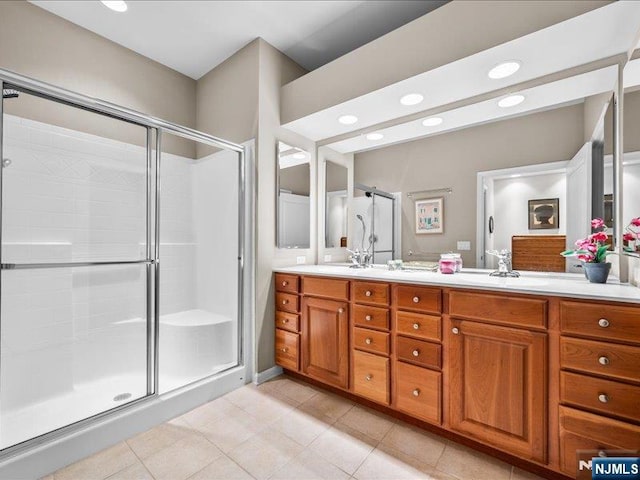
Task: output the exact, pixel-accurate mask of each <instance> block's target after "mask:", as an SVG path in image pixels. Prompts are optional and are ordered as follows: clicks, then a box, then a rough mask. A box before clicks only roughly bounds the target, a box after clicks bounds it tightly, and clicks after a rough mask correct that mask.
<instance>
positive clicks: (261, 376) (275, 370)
mask: <svg viewBox="0 0 640 480" xmlns="http://www.w3.org/2000/svg"><path fill="white" fill-rule="evenodd" d="M278 375H282V367H278V366H275V367H271V368H269V369H267V370H264V371H262V372H258V373H255V374H254V375H253V383H255V384H256V385H260V384H261V383H264V382H266V381H269V380H271V379H272V378H275V377H277V376H278Z"/></svg>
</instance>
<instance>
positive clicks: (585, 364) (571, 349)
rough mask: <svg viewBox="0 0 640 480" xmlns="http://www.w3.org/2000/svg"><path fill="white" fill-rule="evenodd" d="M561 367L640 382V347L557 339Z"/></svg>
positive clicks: (574, 339) (576, 339) (564, 338)
mask: <svg viewBox="0 0 640 480" xmlns="http://www.w3.org/2000/svg"><path fill="white" fill-rule="evenodd" d="M560 366H561V367H562V368H569V369H574V370H580V371H583V372H588V373H597V374H600V375H606V376H608V377H613V378H618V379H621V380H627V381H632V382H640V347H632V346H627V345H617V344H612V343H604V342H595V341H593V340H582V339H579V338H570V337H560ZM639 402H640V400H639Z"/></svg>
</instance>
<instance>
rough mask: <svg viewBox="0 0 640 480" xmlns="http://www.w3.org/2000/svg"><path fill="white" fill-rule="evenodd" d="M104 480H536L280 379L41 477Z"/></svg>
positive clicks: (251, 387) (243, 390)
mask: <svg viewBox="0 0 640 480" xmlns="http://www.w3.org/2000/svg"><path fill="white" fill-rule="evenodd" d="M104 479H109V480H153V479H155V480H186V479H189V480H215V479H221V480H244V479H247V480H253V479H257V480H265V479H271V480H314V479H331V480H342V479H345V480H347V479H355V480H378V479H379V480H396V479H397V480H402V479H432V480H484V479H486V480H536V479H538V480H541V479H540V477H536V476H535V475H531V474H530V473H528V472H524V471H522V470H519V469H518V468H516V467H512V466H511V465H509V464H506V463H504V462H501V461H498V460H496V459H493V458H491V457H488V456H486V455H483V454H480V453H477V452H475V451H473V450H470V449H467V448H465V447H462V446H460V445H457V444H455V443H453V442H449V441H447V440H445V439H443V438H440V437H438V436H436V435H433V434H430V433H427V432H425V431H422V430H419V429H415V428H414V427H411V426H409V425H407V424H405V423H403V422H401V421H398V420H395V419H393V418H390V417H387V416H385V415H382V414H380V413H377V412H374V411H371V410H368V409H366V408H364V407H361V406H358V405H356V404H354V403H353V402H350V401H348V400H346V399H344V398H341V397H338V396H335V395H332V394H329V393H327V392H324V391H321V390H319V389H315V388H313V387H311V386H309V385H306V384H304V383H300V382H297V381H294V380H292V379H290V378H288V377H284V376H281V377H278V378H276V379H274V380H271V381H269V382H266V383H264V384H262V385H260V386H255V385H247V386H245V387H243V388H240V389H238V390H235V391H233V392H231V393H229V394H227V395H225V396H223V397H221V398H218V399H216V400H213V401H212V402H209V403H207V404H205V405H202V406H200V407H198V408H196V409H195V410H192V411H191V412H188V413H186V414H184V415H182V416H181V417H178V418H175V419H173V420H172V421H170V422H167V423H165V424H163V425H160V426H158V427H155V428H153V429H151V430H149V431H147V432H144V433H141V434H139V435H137V436H135V437H133V438H130V439H129V440H127V441H125V442H121V443H119V444H117V445H115V446H113V447H111V448H108V449H106V450H103V451H102V452H99V453H97V454H95V455H93V456H91V457H88V458H86V459H84V460H81V461H79V462H77V463H75V464H72V465H69V466H67V467H65V468H63V469H61V470H58V471H57V472H55V473H53V474H51V475H49V476H47V477H44V480H104Z"/></svg>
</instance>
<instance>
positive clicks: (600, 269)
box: [583, 262, 611, 283]
mask: <svg viewBox="0 0 640 480" xmlns="http://www.w3.org/2000/svg"><path fill="white" fill-rule="evenodd" d="M583 267H584V271H585V274H586V275H587V278H588V279H589V281H590V282H591V283H607V278H608V277H609V272H610V271H611V264H610V263H607V262H603V263H584V264H583Z"/></svg>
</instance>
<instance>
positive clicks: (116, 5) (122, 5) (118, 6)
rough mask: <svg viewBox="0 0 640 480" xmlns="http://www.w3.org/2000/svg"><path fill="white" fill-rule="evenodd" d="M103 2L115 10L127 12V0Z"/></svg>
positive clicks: (106, 0)
mask: <svg viewBox="0 0 640 480" xmlns="http://www.w3.org/2000/svg"><path fill="white" fill-rule="evenodd" d="M101 2H102V4H103V5H104V6H105V7H107V8H110V9H111V10H113V11H114V12H126V11H127V8H129V7H127V2H124V1H122V0H101Z"/></svg>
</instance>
